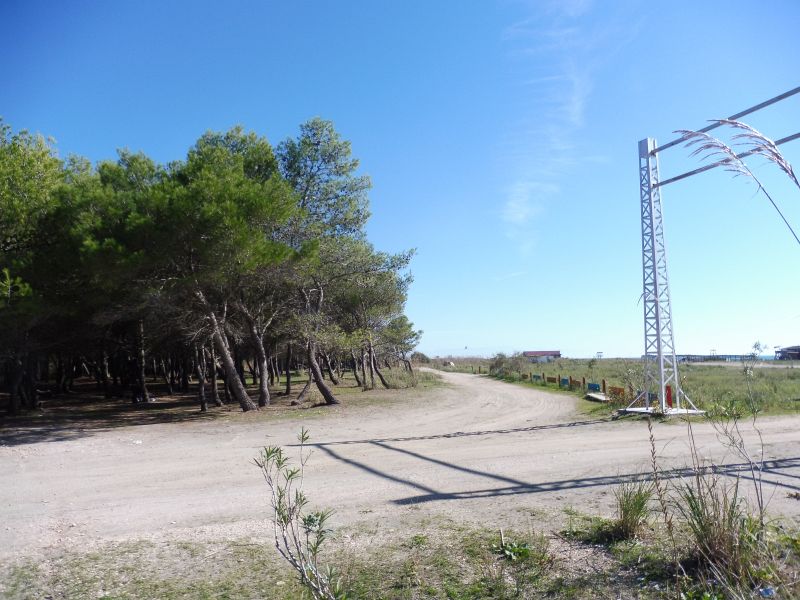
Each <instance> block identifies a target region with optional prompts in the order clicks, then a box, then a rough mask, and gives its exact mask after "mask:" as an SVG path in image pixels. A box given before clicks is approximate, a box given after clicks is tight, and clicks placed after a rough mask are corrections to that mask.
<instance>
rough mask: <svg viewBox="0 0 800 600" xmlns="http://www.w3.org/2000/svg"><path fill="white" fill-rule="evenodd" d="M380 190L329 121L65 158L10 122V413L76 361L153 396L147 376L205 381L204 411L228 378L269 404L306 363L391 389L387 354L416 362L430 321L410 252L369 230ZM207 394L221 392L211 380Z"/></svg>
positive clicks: (5, 274) (246, 397) (228, 385)
mask: <svg viewBox="0 0 800 600" xmlns="http://www.w3.org/2000/svg"><path fill="white" fill-rule="evenodd" d="M369 189H370V181H369V178H368V177H366V176H364V175H360V174H358V161H357V160H356V159H355V158H353V157H352V155H351V149H350V144H349V142H347V141H345V140H342V139H341V137H340V136H339V134H338V133H337V132H336V130H335V128H334V126H333V124H332V123H331V122H329V121H324V120H322V119H319V118H315V119H312V120H310V121H308V122H307V123H305V124H303V125H302V126H301V127H300V132H299V135H298V136H297V138H294V139H288V140H285V141H284V142H281V143H280V144H279V145H278V146H277V148H275V149H273V147H272V145H271V144H270V143H269V142H268V141H267V140H266V139H265V138H264V137H261V136H259V135H257V134H255V133H253V132H247V131H245V130H243V129H242V128H241V127H235V128H233V129H231V130H229V131H227V132H223V133H220V132H207V133H205V134H204V135H202V136H201V137H200V138H199V139H198V140H197V142H196V143H195V144H194V145H193V146H192V147H191V148H190V149H189V150H188V152H187V155H186V157H185V158H184V159H183V160H180V161H175V162H171V163H169V164H167V165H161V164H158V163H156V162H155V161H153V160H152V159H150V158H149V157H148V156H146V155H144V154H142V153H134V152H131V151H129V150H120V151H119V152H118V156H117V158H116V160H105V161H101V162H99V163H98V164H97V165H91V164H90V163H89V161H87V160H85V159H82V158H80V157H74V156H71V157H69V158H68V159H66V160H62V159H60V158H59V157H58V156H57V154H56V152H55V150H54V147H53V144H52V142H51V141H48V140H46V139H44V138H42V137H41V136H34V135H31V134H29V133H27V132H18V133H13V132H12V130H11V128H10V127H9V126H8V125H6V124H4V123H2V122H1V121H0V231H2V233H1V234H0V293H1V294H2V298H1V299H0V360H2V361H3V364H4V371H3V373H2V379H3V382H4V384H5V386H6V387H7V389H8V391H9V392H10V395H9V397H10V400H9V407H8V408H9V409H10V410H11V411H12V412H16V411H19V410H21V409H35V408H36V407H37V405H38V394H37V383H38V382H39V380H40V378H41V377H43V376H44V377H47V378H50V379H52V380H53V381H54V382H56V385H57V386H59V387H60V388H62V389H68V387H69V385H71V383H70V382H71V380H72V379H73V378H74V377H75V376H76V375H77V374H81V373H82V374H83V375H91V376H93V377H94V378H95V379H96V380H97V382H98V385H100V386H102V387H103V389H104V390H105V392H106V394H107V396H108V397H113V396H125V397H128V398H131V399H132V400H134V401H137V402H146V401H148V400H149V399H150V395H149V392H148V389H147V374H148V373H149V375H150V376H151V377H153V376H158V375H159V374H160V375H161V376H162V377H163V379H164V381H165V383H166V384H167V385H169V386H170V388H171V387H172V386H173V385H181V386H183V387H184V388H186V386H187V385H188V383H187V382H188V380H189V378H194V379H196V380H197V381H198V383H199V386H198V388H199V390H198V395H199V398H200V403H201V408H202V409H203V410H205V409H206V399H205V382H206V381H207V380H213V381H214V382H216V378H217V376H218V375H219V376H220V377H222V378H223V379H224V385H223V390H224V392H225V394H224V395H225V397H226V398H227V397H229V398H230V399H232V400H234V401H236V402H238V403H239V405H240V406H241V407H242V409H243V410H251V409H254V408H257V407H258V406H263V405H265V404H268V403H269V401H270V391H269V381H273V382H274V380H275V378H276V377H277V376H279V373H280V372H282V371H286V372H287V373H288V372H290V369H293V368H303V369H308V370H309V372H310V374H311V380H313V381H314V383H316V385H317V386H318V387H319V389H320V392H321V393H322V395H323V397H324V398H325V400H326V401H327V402H329V403H337V402H338V399H337V397H336V395H335V393H334V391H333V390H332V389H331V386H329V385H328V384H326V383H325V382H324V381H323V379H324V378H325V374H324V371H327V373H328V379H329V380H330V382H331V383H333V384H335V383H336V380H337V377H336V372H337V371H338V372H341V370H342V369H343V368H344V367H345V366H347V368H351V369H352V370H353V372H354V373H355V374H356V377H357V379H358V380H359V382H360V383H361V384H362V385H364V386H369V385H374V383H372V381H374V379H373V378H370V382H369V383H368V381H367V375H366V374H367V372H369V373H370V374H373V373H378V374H379V378H380V379H381V381H383V382H384V384H386V382H385V379H384V377H383V376H382V375H380V365H381V364H387V365H390V364H391V363H392V362H394V363H402V362H403V361H405V363H404V364H408V365H409V366H408V368H410V363H408V362H407V361H406V354H407V353H409V352H410V351H411V350H412V349H413V347H414V345H415V344H416V342H417V341H418V339H419V335H420V332H417V331H414V329H413V326H412V325H411V323H410V322H409V321H408V319H407V318H406V317H405V316H404V314H403V310H404V304H405V299H406V293H407V290H408V285H409V283H410V275H409V274H408V272H407V269H408V265H409V261H410V259H411V254H412V253H411V252H407V253H402V254H399V255H389V254H386V253H382V252H379V251H377V250H375V249H374V248H373V247H372V245H371V244H370V243H369V242H368V241H367V240H366V234H365V230H364V226H365V223H366V220H367V218H368V216H369V210H368V192H369ZM279 357H280V359H279ZM245 365H247V366H248V367H249V368H250V371H251V375H252V378H253V379H254V380H256V381H257V383H258V386H257V387H258V399H257V401H254V400H253V399H252V398H251V397H250V392H249V391H248V390H247V386H246V385H245V382H246V377H245V372H244V371H245ZM359 371H360V372H361V374H362V377H359V376H358V373H359ZM290 385H291V384H290V381H289V382H287V390H288V388H290ZM212 399H213V400H214V402H217V403H222V402H223V401H224V400H223V399H222V398H221V397H218V394H217V387H216V383H214V384H213V385H212Z"/></svg>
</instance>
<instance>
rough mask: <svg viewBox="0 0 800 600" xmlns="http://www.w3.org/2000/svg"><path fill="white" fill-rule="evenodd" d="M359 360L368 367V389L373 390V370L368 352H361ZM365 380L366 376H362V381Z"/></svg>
mask: <svg viewBox="0 0 800 600" xmlns="http://www.w3.org/2000/svg"><path fill="white" fill-rule="evenodd" d="M361 360H362V361H363V362H364V364H365V365H367V366H368V367H369V389H371V390H374V389H375V368H374V366H375V365H373V363H372V357H371V356H370V354H369V352H364V350H362V351H361ZM366 380H367V376H366V375H364V381H366Z"/></svg>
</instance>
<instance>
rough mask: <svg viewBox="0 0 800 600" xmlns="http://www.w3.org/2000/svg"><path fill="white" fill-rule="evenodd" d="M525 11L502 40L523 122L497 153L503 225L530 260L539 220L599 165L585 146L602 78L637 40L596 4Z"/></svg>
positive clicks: (562, 1)
mask: <svg viewBox="0 0 800 600" xmlns="http://www.w3.org/2000/svg"><path fill="white" fill-rule="evenodd" d="M525 6H526V10H527V13H528V14H527V15H525V16H524V18H522V19H520V20H519V21H517V22H516V23H512V24H511V25H509V26H508V27H507V28H506V29H505V30H504V31H503V33H502V39H503V41H504V43H505V45H506V48H507V56H508V61H509V66H510V74H511V76H512V77H513V78H514V80H515V84H514V85H515V88H516V91H517V93H516V94H515V95H514V98H513V99H510V100H509V102H510V103H512V104H513V107H514V108H513V110H512V111H511V112H516V113H519V111H521V112H522V116H520V117H519V118H518V119H517V120H516V122H511V123H509V124H508V127H507V131H506V133H505V135H504V137H503V140H502V142H501V143H500V144H499V145H498V149H497V150H498V153H499V156H498V158H499V160H500V161H501V162H502V165H503V169H504V170H505V171H506V177H507V181H508V183H507V184H506V186H505V190H504V195H505V198H504V203H503V207H502V210H501V213H500V217H501V219H502V221H503V223H504V225H505V228H506V230H505V233H506V236H507V237H508V238H510V239H511V240H513V241H514V242H515V244H516V245H517V248H518V249H519V250H520V251H521V252H523V253H527V252H529V251H530V250H531V249H532V247H533V245H534V243H533V240H534V239H535V232H534V231H533V230H532V225H533V222H534V218H535V217H536V216H537V215H540V214H543V213H546V211H547V208H548V205H550V204H552V200H554V199H556V198H557V197H558V195H559V193H560V190H561V189H562V187H563V184H564V182H565V178H566V177H569V176H571V175H573V174H574V173H575V171H576V169H577V167H578V166H579V163H580V161H583V160H590V159H591V160H597V159H598V158H597V156H598V153H597V152H596V151H594V152H591V151H589V149H587V148H586V147H585V146H584V144H583V142H582V141H581V140H582V136H581V131H582V129H583V128H584V127H586V126H587V121H588V114H589V109H590V106H591V97H592V91H593V89H594V87H595V76H596V73H597V71H598V69H599V67H600V66H602V64H603V61H604V60H605V59H606V57H607V56H608V55H609V54H613V53H614V52H616V51H617V50H618V49H619V47H620V44H622V45H624V43H625V41H624V40H625V39H626V38H628V39H629V38H630V36H631V35H632V34H630V33H629V32H628V33H622V32H624V31H625V29H624V28H625V27H626V25H627V24H626V22H625V21H624V20H623V19H621V18H616V17H614V15H613V14H611V15H609V14H607V13H609V11H605V12H604V14H603V15H595V14H592V8H593V2H592V1H591V0H553V1H549V2H541V1H537V2H531V3H529V4H525ZM621 39H622V40H623V41H622V42H621V41H620V40H621Z"/></svg>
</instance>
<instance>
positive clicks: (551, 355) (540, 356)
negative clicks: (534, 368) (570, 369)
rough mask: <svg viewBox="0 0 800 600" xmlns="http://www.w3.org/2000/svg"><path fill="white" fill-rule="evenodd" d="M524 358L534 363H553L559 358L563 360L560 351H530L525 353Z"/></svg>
mask: <svg viewBox="0 0 800 600" xmlns="http://www.w3.org/2000/svg"><path fill="white" fill-rule="evenodd" d="M522 356H524V357H525V358H527V359H528V360H529V361H531V362H532V363H543V362H551V361H554V360H555V359H557V358H561V351H560V350H528V351H527V352H523V353H522Z"/></svg>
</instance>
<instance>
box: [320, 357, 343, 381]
mask: <svg viewBox="0 0 800 600" xmlns="http://www.w3.org/2000/svg"><path fill="white" fill-rule="evenodd" d="M322 360H323V364H324V365H325V370H326V371H328V377H330V378H331V383H332V384H333V385H339V380H338V379H337V377H336V374H335V373H334V372H333V367H332V366H331V358H330V356H328V353H327V352H323V353H322Z"/></svg>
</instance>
